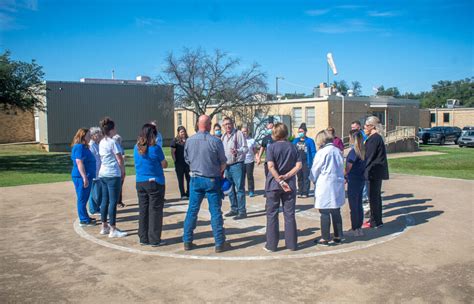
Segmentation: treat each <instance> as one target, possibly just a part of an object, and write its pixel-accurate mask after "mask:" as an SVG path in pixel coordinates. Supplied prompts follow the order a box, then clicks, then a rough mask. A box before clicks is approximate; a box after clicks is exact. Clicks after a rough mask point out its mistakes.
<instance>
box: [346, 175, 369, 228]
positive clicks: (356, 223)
mask: <svg viewBox="0 0 474 304" xmlns="http://www.w3.org/2000/svg"><path fill="white" fill-rule="evenodd" d="M364 186H365V180H360V179H359V180H358V179H349V180H348V183H347V197H348V199H349V207H350V209H351V223H352V230H355V229H359V228H362V223H363V222H364V209H363V207H362V193H363V189H364Z"/></svg>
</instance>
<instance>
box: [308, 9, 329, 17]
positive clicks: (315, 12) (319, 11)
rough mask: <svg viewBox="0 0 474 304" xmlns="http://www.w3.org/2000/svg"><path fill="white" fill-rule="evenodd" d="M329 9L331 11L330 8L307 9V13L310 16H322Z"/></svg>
mask: <svg viewBox="0 0 474 304" xmlns="http://www.w3.org/2000/svg"><path fill="white" fill-rule="evenodd" d="M329 11H330V10H329V9H315V10H307V11H306V12H305V14H306V15H308V16H321V15H325V14H327V13H328V12H329Z"/></svg>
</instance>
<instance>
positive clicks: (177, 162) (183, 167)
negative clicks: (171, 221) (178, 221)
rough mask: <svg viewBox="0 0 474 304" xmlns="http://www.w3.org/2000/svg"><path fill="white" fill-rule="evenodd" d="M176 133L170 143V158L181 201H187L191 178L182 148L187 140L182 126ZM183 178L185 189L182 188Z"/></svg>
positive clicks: (186, 134)
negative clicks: (172, 162) (172, 161)
mask: <svg viewBox="0 0 474 304" xmlns="http://www.w3.org/2000/svg"><path fill="white" fill-rule="evenodd" d="M177 131H178V136H176V137H175V138H174V139H173V141H172V142H171V156H172V157H173V160H174V168H175V171H176V176H177V178H178V186H179V193H180V194H181V199H182V200H187V199H188V198H189V181H190V180H191V177H190V175H189V165H188V164H187V163H186V161H185V160H184V146H185V144H186V140H187V139H188V133H187V132H186V128H185V127H183V126H179V127H178V130H177ZM185 178H186V188H185V187H184V179H185Z"/></svg>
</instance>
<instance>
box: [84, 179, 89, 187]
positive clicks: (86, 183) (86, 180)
mask: <svg viewBox="0 0 474 304" xmlns="http://www.w3.org/2000/svg"><path fill="white" fill-rule="evenodd" d="M82 182H83V183H84V188H87V187H89V179H88V178H87V177H86V178H84V177H83V178H82Z"/></svg>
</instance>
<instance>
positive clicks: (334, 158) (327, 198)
mask: <svg viewBox="0 0 474 304" xmlns="http://www.w3.org/2000/svg"><path fill="white" fill-rule="evenodd" d="M309 178H310V179H311V181H312V182H314V183H316V191H315V195H314V207H315V208H318V209H331V208H340V207H342V205H344V203H345V192H344V159H343V157H342V155H341V150H339V148H337V147H335V146H334V145H333V144H327V145H325V146H324V147H323V148H322V149H320V150H318V151H317V153H316V157H315V158H314V161H313V167H312V168H311V174H310V176H309Z"/></svg>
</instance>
